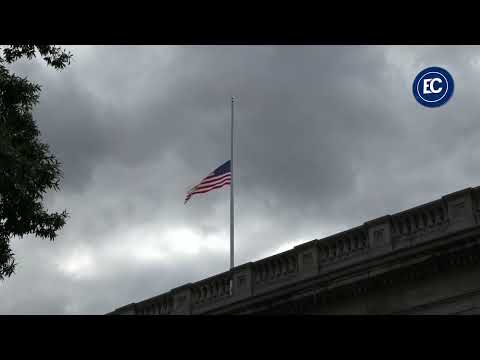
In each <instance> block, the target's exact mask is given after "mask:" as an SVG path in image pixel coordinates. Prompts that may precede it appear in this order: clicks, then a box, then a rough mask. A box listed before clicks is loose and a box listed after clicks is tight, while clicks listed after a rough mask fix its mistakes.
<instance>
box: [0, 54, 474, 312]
mask: <svg viewBox="0 0 480 360" xmlns="http://www.w3.org/2000/svg"><path fill="white" fill-rule="evenodd" d="M72 52H73V53H74V55H75V58H74V61H73V63H72V64H71V66H70V67H69V68H67V69H66V70H65V71H63V72H55V71H53V70H51V69H47V68H46V67H45V66H43V65H41V64H40V63H39V62H25V61H22V62H20V63H18V64H15V65H14V66H13V67H12V69H14V70H15V71H17V72H19V73H21V74H25V75H27V76H28V77H29V78H31V79H33V80H35V81H37V82H39V83H40V84H42V86H43V90H42V95H41V99H40V104H39V105H38V107H37V108H36V110H35V116H36V118H37V120H38V123H39V126H40V129H41V131H42V134H43V136H44V138H45V139H46V141H47V142H48V143H49V144H50V145H51V148H52V150H53V151H54V152H55V153H56V154H57V156H58V157H59V158H60V159H61V160H62V162H63V163H64V173H65V179H64V182H63V189H62V191H61V192H59V193H52V194H49V196H48V199H47V200H48V205H49V207H51V208H55V209H57V208H58V209H63V208H67V209H68V210H69V211H70V213H71V219H70V221H69V223H68V224H67V225H66V226H65V228H64V229H63V230H62V232H61V234H60V236H59V237H58V239H57V240H56V241H55V242H53V243H50V242H47V241H42V240H39V239H32V238H25V239H18V240H17V239H15V240H14V241H13V247H14V250H15V251H16V253H17V260H18V261H19V263H20V267H19V269H18V272H17V274H16V275H15V276H14V277H12V278H11V279H8V280H6V281H4V282H3V283H2V286H0V296H2V298H3V299H6V300H5V301H4V302H2V303H0V313H5V314H8V313H54V314H61V313H87V314H101V313H106V312H108V311H110V310H113V308H115V307H118V306H121V305H124V304H126V303H129V302H131V301H139V300H142V299H144V298H147V297H150V296H154V295H157V294H158V293H161V292H164V291H168V290H169V289H170V288H173V287H176V286H179V285H181V284H182V283H185V282H192V281H197V280H200V279H201V278H203V277H206V276H210V275H212V274H214V273H218V272H222V271H225V270H226V269H227V268H228V191H227V190H226V189H222V190H220V191H217V192H212V193H209V194H208V195H207V196H198V197H194V198H193V199H192V200H191V202H189V204H188V205H187V206H184V205H183V198H184V195H185V191H186V190H187V189H188V188H189V187H190V186H191V185H193V184H195V183H196V182H198V181H199V180H200V179H201V178H202V177H204V176H205V175H206V174H207V173H208V172H209V171H211V170H213V169H214V168H215V167H216V166H218V165H219V164H220V163H222V162H223V161H225V160H227V159H228V157H229V143H228V131H229V128H228V126H229V97H230V96H232V95H233V96H235V97H236V98H237V101H238V102H237V105H236V143H235V145H236V174H235V181H236V216H237V217H236V239H237V240H236V241H237V242H236V245H237V249H236V255H237V259H236V260H237V263H244V262H248V261H253V260H255V259H258V258H260V257H263V256H266V255H269V254H272V253H274V252H276V251H279V250H280V249H286V248H288V247H290V246H293V245H295V244H297V243H299V242H303V241H308V240H311V239H313V238H320V237H322V236H326V235H329V234H331V233H334V232H336V231H341V230H344V229H347V228H349V227H351V226H356V225H359V224H361V223H362V222H364V221H367V220H369V219H372V218H375V217H378V216H382V215H384V214H386V213H393V212H397V211H400V210H402V209H404V208H408V207H410V206H414V205H417V204H420V203H422V202H426V201H430V200H432V199H434V198H437V197H439V196H441V195H443V194H445V193H449V192H452V191H455V190H458V189H461V188H464V187H468V186H475V185H478V181H477V179H478V177H479V175H480V168H479V166H478V165H476V164H477V162H476V161H475V160H476V158H477V154H478V151H477V150H476V147H475V142H476V138H477V136H478V135H479V132H480V126H479V125H478V117H477V115H476V114H477V111H476V103H477V101H476V99H477V98H478V95H479V90H478V89H477V86H476V84H477V83H478V80H479V77H480V49H479V48H478V47H463V46H457V47H447V46H440V47H427V46H415V47H409V46H391V47H385V46H268V47H267V46H218V47H212V46H188V47H187V46H184V47H162V46H145V47H139V46H135V47H127V46H117V47H100V46H96V47H81V46H80V47H73V48H72ZM433 65H439V66H444V67H446V68H447V69H448V70H449V71H450V72H451V73H452V75H453V77H454V79H455V85H456V88H455V94H454V96H453V98H452V99H451V100H450V102H449V103H448V104H447V105H445V106H443V107H441V108H438V109H426V108H423V107H421V106H420V105H419V104H417V103H416V102H415V100H414V98H413V96H412V94H411V83H412V81H413V78H414V77H415V75H416V74H417V73H418V72H419V71H420V70H422V69H423V68H424V67H427V66H433Z"/></svg>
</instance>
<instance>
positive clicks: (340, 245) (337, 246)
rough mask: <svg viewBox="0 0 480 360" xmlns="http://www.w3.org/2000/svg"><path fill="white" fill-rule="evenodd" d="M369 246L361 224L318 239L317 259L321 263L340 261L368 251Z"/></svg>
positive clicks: (366, 234)
mask: <svg viewBox="0 0 480 360" xmlns="http://www.w3.org/2000/svg"><path fill="white" fill-rule="evenodd" d="M369 247H370V243H369V242H368V233H367V231H366V229H365V228H364V227H363V226H361V227H358V228H355V229H352V230H348V231H345V232H343V233H341V234H337V235H333V236H330V237H328V238H326V239H322V240H320V241H319V242H318V251H319V261H320V262H321V263H331V262H336V261H342V260H344V259H347V258H351V257H353V256H355V255H357V254H361V253H364V252H366V251H368V248H369Z"/></svg>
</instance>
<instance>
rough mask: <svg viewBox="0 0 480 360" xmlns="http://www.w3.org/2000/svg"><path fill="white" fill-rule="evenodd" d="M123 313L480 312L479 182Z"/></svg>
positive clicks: (119, 311) (121, 312)
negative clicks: (474, 186) (475, 185)
mask: <svg viewBox="0 0 480 360" xmlns="http://www.w3.org/2000/svg"><path fill="white" fill-rule="evenodd" d="M116 314H118V315H129V314H137V315H167V314H168V315H170V314H171V315H176V314H179V315H185V314H480V187H476V188H467V189H464V190H461V191H458V192H455V193H452V194H449V195H445V196H443V197H442V198H440V199H438V200H435V201H432V202H430V203H427V204H423V205H420V206H417V207H414V208H412V209H408V210H405V211H402V212H399V213H397V214H394V215H386V216H383V217H380V218H377V219H374V220H371V221H367V222H365V223H364V224H362V225H360V226H358V227H355V228H352V229H349V230H346V231H344V232H341V233H338V234H335V235H332V236H329V237H326V238H323V239H315V240H312V241H309V242H306V243H304V244H301V245H299V246H296V247H294V248H293V249H291V250H288V251H285V252H283V253H280V254H277V255H274V256H271V257H268V258H264V259H261V260H259V261H255V262H249V263H246V264H243V265H240V266H237V267H235V268H233V269H232V270H230V271H227V272H224V273H221V274H218V275H215V276H212V277H210V278H208V279H204V280H201V281H199V282H196V283H189V284H185V285H183V286H180V287H178V288H175V289H172V290H170V291H169V292H167V293H164V294H161V295H158V296H155V297H152V298H150V299H146V300H144V301H141V302H138V303H132V304H129V305H126V306H123V307H121V308H118V309H116V310H115V311H113V312H111V313H109V315H116Z"/></svg>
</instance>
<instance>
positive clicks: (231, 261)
mask: <svg viewBox="0 0 480 360" xmlns="http://www.w3.org/2000/svg"><path fill="white" fill-rule="evenodd" d="M233 100H234V99H233V96H232V107H231V110H232V117H231V126H230V172H231V180H230V269H233V267H234V222H233Z"/></svg>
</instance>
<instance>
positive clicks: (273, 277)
mask: <svg viewBox="0 0 480 360" xmlns="http://www.w3.org/2000/svg"><path fill="white" fill-rule="evenodd" d="M478 224H480V187H478V188H473V189H472V188H468V189H464V190H462V191H458V192H455V193H452V194H449V195H446V196H443V197H442V198H441V199H439V200H435V201H433V202H430V203H428V204H424V205H421V206H417V207H415V208H412V209H409V210H406V211H402V212H399V213H396V214H393V215H386V216H383V217H381V218H377V219H375V220H371V221H368V222H365V223H364V224H363V225H361V226H358V227H355V228H353V229H350V230H347V231H344V232H342V233H339V234H334V235H332V236H329V237H327V238H324V239H319V240H313V241H310V242H307V243H304V244H301V245H299V246H296V247H294V248H293V249H291V250H289V251H286V252H284V253H281V254H277V255H274V256H271V257H268V258H265V259H261V260H258V261H255V262H250V263H247V264H243V265H240V266H237V267H235V268H234V269H232V270H230V271H227V272H224V273H221V274H218V275H216V276H213V277H211V278H208V279H205V280H201V281H199V282H196V283H193V284H186V285H184V286H181V287H179V288H176V289H173V290H171V291H170V292H168V293H166V294H163V295H160V296H157V297H154V298H152V299H148V300H145V301H142V302H140V303H136V304H130V305H127V306H124V307H122V308H119V309H117V310H116V311H114V312H112V313H110V314H148V315H150V314H152V315H157V314H202V313H212V312H215V310H216V309H220V308H222V307H226V306H230V305H232V304H235V303H237V304H238V303H240V302H241V301H244V300H246V299H249V298H253V297H255V296H260V295H262V296H263V295H266V294H268V293H270V292H273V291H276V290H279V289H284V288H286V287H288V286H290V285H295V286H296V284H297V282H302V281H304V280H308V279H312V278H315V277H321V276H330V275H331V274H333V275H335V274H336V272H337V271H343V270H344V269H348V268H349V267H350V266H357V265H358V264H361V263H363V262H365V261H367V262H368V261H370V260H374V259H377V258H379V257H380V256H385V255H388V254H390V253H394V252H397V251H402V249H405V248H408V247H413V246H417V245H422V244H425V243H427V242H429V241H432V240H437V239H439V238H441V237H443V236H444V235H448V234H451V233H453V232H457V231H461V230H463V229H468V228H470V227H472V226H476V225H478Z"/></svg>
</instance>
